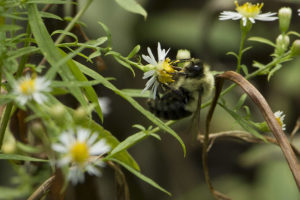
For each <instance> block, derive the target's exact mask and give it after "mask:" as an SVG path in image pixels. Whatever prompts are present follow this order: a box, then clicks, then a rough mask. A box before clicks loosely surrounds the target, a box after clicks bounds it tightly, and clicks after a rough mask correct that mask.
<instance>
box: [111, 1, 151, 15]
mask: <svg viewBox="0 0 300 200" xmlns="http://www.w3.org/2000/svg"><path fill="white" fill-rule="evenodd" d="M115 1H116V2H117V3H118V4H119V5H120V6H121V7H122V8H124V9H125V10H127V11H129V12H132V13H136V14H140V15H142V16H143V17H144V18H145V19H146V18H147V12H146V11H145V9H144V8H143V7H142V6H141V5H140V4H138V3H137V2H136V1H135V0H115Z"/></svg>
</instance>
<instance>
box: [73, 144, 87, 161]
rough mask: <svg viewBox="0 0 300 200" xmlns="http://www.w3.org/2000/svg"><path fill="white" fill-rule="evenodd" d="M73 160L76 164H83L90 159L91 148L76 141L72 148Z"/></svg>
mask: <svg viewBox="0 0 300 200" xmlns="http://www.w3.org/2000/svg"><path fill="white" fill-rule="evenodd" d="M71 156H72V160H73V161H74V162H76V163H79V164H83V163H85V162H86V161H87V159H88V158H89V148H88V146H87V144H86V143H85V142H79V141H76V142H75V144H73V146H72V147H71Z"/></svg>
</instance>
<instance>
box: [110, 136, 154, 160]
mask: <svg viewBox="0 0 300 200" xmlns="http://www.w3.org/2000/svg"><path fill="white" fill-rule="evenodd" d="M148 136H149V134H146V133H145V132H143V131H141V132H138V133H135V134H133V135H131V136H129V137H127V138H126V139H125V140H124V141H122V142H121V143H120V144H118V146H116V147H115V148H114V149H113V150H112V151H111V152H110V153H109V155H108V156H107V157H108V158H111V157H114V155H115V154H117V153H119V152H122V151H124V150H127V149H128V148H130V147H131V146H133V145H135V144H136V143H138V142H139V141H141V140H143V139H144V138H145V137H148Z"/></svg>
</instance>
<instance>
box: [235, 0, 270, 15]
mask: <svg viewBox="0 0 300 200" xmlns="http://www.w3.org/2000/svg"><path fill="white" fill-rule="evenodd" d="M234 3H235V5H236V11H238V12H239V13H240V14H241V15H243V16H244V17H247V18H248V17H252V18H254V17H256V16H257V15H258V14H259V13H260V11H261V8H262V7H263V5H264V4H263V3H260V4H259V3H257V4H252V3H249V2H246V3H244V4H243V5H241V6H240V5H239V4H238V2H237V1H235V2H234Z"/></svg>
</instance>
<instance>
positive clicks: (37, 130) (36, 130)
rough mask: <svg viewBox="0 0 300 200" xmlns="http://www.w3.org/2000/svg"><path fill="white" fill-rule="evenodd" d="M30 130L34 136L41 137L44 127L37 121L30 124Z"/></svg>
mask: <svg viewBox="0 0 300 200" xmlns="http://www.w3.org/2000/svg"><path fill="white" fill-rule="evenodd" d="M30 130H31V132H32V133H33V134H34V135H37V136H39V137H41V136H42V135H44V133H45V130H44V127H43V125H42V123H41V122H39V121H34V122H32V123H31V126H30Z"/></svg>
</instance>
